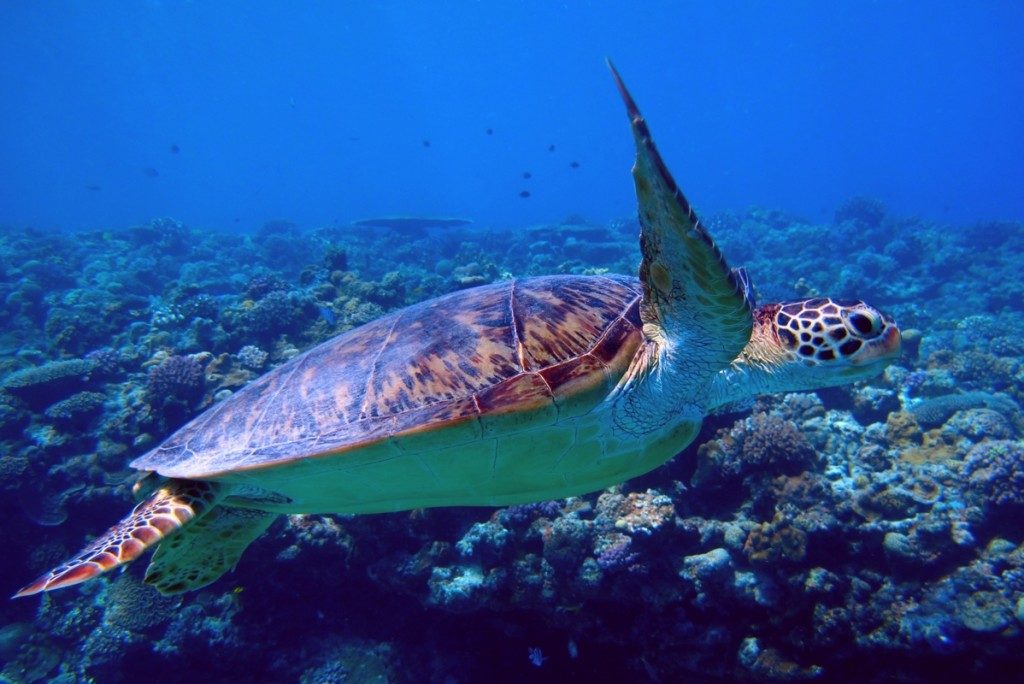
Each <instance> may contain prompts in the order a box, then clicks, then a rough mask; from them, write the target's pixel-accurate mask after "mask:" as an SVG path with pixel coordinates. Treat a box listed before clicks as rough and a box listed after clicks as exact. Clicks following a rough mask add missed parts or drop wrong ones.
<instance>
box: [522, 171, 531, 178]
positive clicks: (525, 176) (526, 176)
mask: <svg viewBox="0 0 1024 684" xmlns="http://www.w3.org/2000/svg"><path fill="white" fill-rule="evenodd" d="M523 178H526V179H530V178H533V174H532V173H530V172H529V171H523Z"/></svg>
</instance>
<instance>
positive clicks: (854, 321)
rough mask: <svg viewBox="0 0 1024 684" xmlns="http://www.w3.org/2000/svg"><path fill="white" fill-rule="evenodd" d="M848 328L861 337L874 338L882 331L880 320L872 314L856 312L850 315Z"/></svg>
mask: <svg viewBox="0 0 1024 684" xmlns="http://www.w3.org/2000/svg"><path fill="white" fill-rule="evenodd" d="M849 321H850V326H851V327H853V329H854V330H856V331H857V334H858V335H860V336H861V337H867V338H871V337H876V336H877V335H878V333H880V332H881V331H882V319H881V318H880V317H879V316H877V315H875V314H874V313H871V312H867V311H858V312H856V313H852V314H850V318H849Z"/></svg>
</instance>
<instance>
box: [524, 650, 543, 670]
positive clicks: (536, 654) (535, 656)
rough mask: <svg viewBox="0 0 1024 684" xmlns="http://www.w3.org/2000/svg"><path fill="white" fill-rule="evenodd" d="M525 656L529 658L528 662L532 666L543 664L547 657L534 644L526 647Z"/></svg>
mask: <svg viewBox="0 0 1024 684" xmlns="http://www.w3.org/2000/svg"><path fill="white" fill-rule="evenodd" d="M526 657H527V658H529V659H530V664H531V665H533V666H534V667H540V666H541V665H543V664H544V661H545V660H547V658H546V657H545V656H544V652H543V651H541V650H540V649H539V648H537V647H536V646H531V647H530V648H529V649H527V651H526Z"/></svg>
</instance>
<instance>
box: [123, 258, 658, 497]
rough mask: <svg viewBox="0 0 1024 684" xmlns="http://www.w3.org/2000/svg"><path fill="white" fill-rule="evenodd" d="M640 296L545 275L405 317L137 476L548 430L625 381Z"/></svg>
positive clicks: (163, 451)
mask: <svg viewBox="0 0 1024 684" xmlns="http://www.w3.org/2000/svg"><path fill="white" fill-rule="evenodd" d="M640 291H641V287H640V284H639V282H638V281H637V280H636V279H635V278H627V277H623V276H615V277H608V276H546V277H540V278H529V279H524V280H515V281H508V282H503V283H496V284H493V285H487V286H483V287H480V288H475V289H473V290H463V291H460V292H455V293H452V294H449V295H445V296H443V297H439V298H437V299H434V300H430V301H427V302H423V303H421V304H417V305H414V306H411V307H409V308H406V309H403V310H401V311H398V312H395V313H392V314H389V315H387V316H384V317H382V318H380V319H378V320H376V321H372V322H370V323H368V324H366V325H364V326H362V327H360V328H356V329H355V330H352V331H349V332H347V333H344V334H342V335H339V336H338V337H336V338H334V339H332V340H328V341H327V342H325V343H323V344H322V345H320V346H318V347H315V348H313V349H311V350H310V351H308V352H306V353H304V354H302V355H300V356H298V357H296V358H294V359H292V360H291V361H289V362H288V363H286V364H284V365H282V366H280V367H278V368H277V369H275V370H273V371H271V372H270V373H268V374H267V375H265V376H263V377H261V378H259V379H257V380H256V381H254V382H253V383H251V384H250V385H248V386H247V387H245V388H243V389H242V390H240V391H239V392H237V393H236V394H235V395H233V396H231V397H229V398H228V399H226V400H224V401H223V402H221V403H220V404H218V405H216V406H214V407H213V408H212V409H210V410H209V411H207V412H206V413H204V414H202V415H200V416H198V417H197V418H196V419H194V420H193V421H192V422H191V423H189V424H187V425H186V426H184V427H183V428H181V429H180V430H179V431H178V432H177V433H175V434H174V435H172V436H171V437H170V438H169V439H168V440H167V441H166V442H165V443H164V444H163V445H161V446H160V447H159V448H157V449H155V450H153V451H151V452H149V453H148V454H145V455H144V456H142V457H140V458H138V459H136V460H135V461H134V462H133V463H132V465H133V466H134V467H136V468H139V469H144V470H156V471H158V472H160V473H161V474H163V475H167V476H171V477H193V478H199V477H216V476H217V475H219V474H223V473H228V472H232V471H235V470H241V469H260V468H265V467H267V466H270V465H275V464H278V463H283V462H288V461H294V460H296V459H303V458H309V457H319V456H330V455H338V454H341V453H342V452H345V451H348V450H350V449H354V448H359V447H362V446H365V445H368V444H371V443H376V442H379V441H381V440H389V441H393V442H395V443H396V444H397V443H400V444H401V451H403V452H404V451H406V447H407V446H408V445H407V444H406V441H405V440H407V439H408V440H411V442H409V444H412V443H414V442H416V441H419V440H439V441H438V443H439V444H445V443H449V442H450V443H454V442H456V441H459V440H462V439H474V438H479V437H480V436H481V435H482V433H483V432H488V431H489V432H492V433H494V434H497V433H499V432H501V431H505V432H508V431H515V430H519V429H527V428H530V427H531V426H543V425H545V424H547V425H550V424H551V423H552V422H553V421H554V420H555V419H557V418H556V417H557V416H558V415H559V410H560V409H559V404H561V403H562V402H563V400H564V399H566V398H568V399H569V400H570V401H574V400H575V399H576V398H578V397H577V395H578V394H581V393H585V390H587V387H589V386H591V385H593V386H594V387H603V386H604V385H605V383H606V381H607V380H608V379H609V378H613V377H614V378H617V377H619V376H621V374H622V373H623V372H624V371H625V367H626V365H627V359H629V358H632V356H633V354H634V353H635V351H636V349H637V346H638V345H639V344H640V340H641V338H642V333H641V332H640V328H639V318H638V314H637V312H636V310H637V301H638V299H639V297H640ZM580 383H582V384H580ZM588 401H589V400H588ZM585 403H586V402H585ZM580 406H582V404H581V405H580ZM580 406H575V405H574V410H583V409H581V408H580ZM500 414H501V415H504V414H508V415H510V416H511V415H512V414H515V416H516V419H515V420H514V421H511V422H510V421H509V420H504V419H502V420H499V419H498V418H499V415H500ZM435 433H436V434H435Z"/></svg>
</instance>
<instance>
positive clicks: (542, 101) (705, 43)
mask: <svg viewBox="0 0 1024 684" xmlns="http://www.w3.org/2000/svg"><path fill="white" fill-rule="evenodd" d="M1022 29H1024V6H1022V5H1019V4H1016V3H1000V2H992V3H932V2H929V3H924V2H906V3H899V4H887V3H871V4H868V3H854V2H849V3H843V2H840V3H829V4H827V5H826V4H824V3H797V2H792V3H741V2H736V3H706V4H697V3H675V2H664V3H655V2H651V3H582V2H581V3H567V4H561V5H556V4H554V3H542V2H514V3H513V2H507V3H469V2H443V3H442V2H424V3H401V2H383V3H329V2H309V3H301V4H298V3H272V2H250V3H240V2H219V3H192V2H109V3H84V2H69V3H48V2H38V3H37V2H7V3H4V4H2V5H0V65H2V68H0V101H2V102H3V103H4V104H3V106H2V107H0V133H2V135H0V322H2V328H0V442H2V443H0V493H2V496H0V516H2V519H3V521H4V523H5V524H4V525H3V526H2V528H0V545H2V547H3V548H4V550H5V552H6V553H5V563H3V565H2V566H0V588H6V589H5V590H6V591H7V592H8V594H12V593H13V592H14V591H16V590H17V589H18V588H19V587H21V586H23V585H24V584H26V583H27V582H29V581H31V580H32V579H33V578H35V577H36V576H37V575H38V574H39V573H40V572H42V571H44V570H46V569H48V568H50V567H52V566H53V565H55V564H56V563H58V562H60V561H61V560H63V559H64V558H66V557H67V556H68V555H70V554H71V553H73V552H74V551H76V550H77V549H79V548H80V547H81V545H82V544H83V542H85V541H86V540H87V539H90V538H91V536H92V535H96V534H98V533H100V532H102V531H103V530H105V529H107V528H108V527H109V526H110V525H112V524H113V523H115V522H116V521H117V520H118V519H119V518H120V517H122V516H123V515H124V514H126V513H127V512H128V510H129V509H130V507H131V506H132V505H133V501H134V499H133V497H132V494H131V485H132V483H133V481H134V477H133V472H132V471H131V470H130V469H128V468H127V465H126V464H127V463H128V462H129V461H130V460H131V459H132V458H134V457H136V456H139V455H141V454H143V453H145V452H146V451H148V450H149V449H151V448H153V447H154V446H156V445H157V444H159V443H160V442H161V441H162V440H163V439H165V438H166V437H167V436H169V435H170V434H171V433H172V432H173V431H174V430H175V429H176V428H177V427H179V426H181V425H182V424H184V423H185V422H186V421H187V420H189V419H190V418H191V417H193V416H195V415H198V414H199V413H200V412H202V411H203V410H204V409H205V408H207V407H208V406H210V405H212V404H213V403H215V402H217V401H220V400H222V399H224V398H225V397H227V396H230V395H231V393H233V392H235V391H237V390H238V389H240V388H241V387H243V386H245V385H246V384H247V383H248V382H250V381H251V380H253V379H254V378H256V377H258V376H259V375H260V374H262V373H263V372H265V371H268V370H270V369H272V368H274V367H275V366H277V365H279V364H281V363H283V362H284V361H286V360H287V359H289V358H291V357H292V356H294V355H295V354H297V353H299V352H300V351H302V350H304V349H307V348H309V347H310V346H312V345H314V344H316V343H318V342H321V341H324V340H327V339H329V338H330V337H332V336H334V335H336V334H339V333H341V332H344V331H346V330H349V329H351V328H353V327H355V326H358V325H360V324H362V323H365V322H367V321H370V320H373V319H375V318H377V317H379V316H381V315H383V314H384V313H386V312H389V311H392V310H395V309H398V308H401V307H403V306H407V305H409V304H412V303H415V302H418V301H421V300H423V299H426V298H429V297H433V296H437V295H440V294H443V293H446V292H451V291H453V290H456V289H461V288H467V287H472V286H474V285H479V284H484V283H490V282H495V281H498V280H502V279H507V278H512V277H523V276H530V275H541V274H549V273H574V274H593V273H606V272H615V273H626V274H634V273H636V268H637V264H638V262H639V250H638V248H637V235H638V232H639V225H638V223H637V221H636V218H635V216H636V208H635V204H636V201H635V196H634V193H633V184H632V180H631V178H630V174H629V169H630V166H631V164H632V160H633V149H632V140H631V136H630V132H629V130H628V122H627V119H626V117H625V115H624V114H623V111H622V105H621V102H620V101H619V98H618V96H617V94H616V93H615V89H614V87H613V84H612V81H611V78H610V76H609V75H608V72H607V69H606V68H605V66H604V63H603V61H604V58H605V57H611V58H612V59H614V60H615V62H616V65H617V66H618V68H619V69H620V71H621V72H622V74H623V77H624V79H625V81H626V83H627V84H628V85H629V87H630V89H631V91H632V93H633V95H634V97H635V98H636V99H637V102H638V104H639V106H640V108H641V110H642V111H643V112H644V114H645V115H646V117H647V121H648V123H649V124H650V127H651V130H652V133H653V134H654V136H655V139H656V141H657V142H658V145H659V148H660V150H661V152H662V154H663V156H664V157H665V159H666V162H667V163H668V165H669V167H670V168H671V169H672V171H673V173H674V175H675V177H676V180H677V181H679V183H680V185H681V186H682V188H683V190H684V192H685V193H686V194H687V196H688V198H689V199H690V200H691V201H692V202H693V203H694V205H695V207H696V209H697V211H698V212H699V213H700V215H701V216H702V217H703V219H704V222H705V224H706V226H707V228H708V230H709V232H710V233H711V234H712V235H713V236H714V237H715V238H716V240H717V241H718V243H719V246H720V247H721V248H722V251H723V253H724V254H725V256H726V258H727V259H728V261H729V263H730V265H731V266H745V267H746V268H747V270H748V272H749V274H750V276H751V277H752V279H753V282H754V287H755V290H756V292H757V295H758V299H759V300H760V301H773V300H781V299H791V298H795V297H809V296H815V295H818V294H822V295H833V296H840V297H856V298H863V299H865V300H868V301H869V302H871V303H872V304H874V305H877V306H878V307H880V308H881V309H882V310H884V311H886V312H887V313H889V314H890V315H893V316H894V317H895V318H896V320H897V321H898V322H899V324H900V327H901V329H902V330H903V331H904V355H903V357H902V359H901V360H900V361H899V362H897V363H896V364H894V365H893V366H891V367H890V368H889V369H888V370H887V371H886V372H885V374H884V375H882V376H880V377H878V378H875V379H873V380H871V381H868V382H864V383H858V384H855V385H852V386H849V387H841V388H835V389H828V390H820V391H817V392H807V393H797V394H789V395H782V396H774V397H768V398H763V399H759V400H757V401H756V402H754V403H753V405H752V406H747V407H743V408H741V409H740V410H738V411H737V412H733V413H727V412H722V413H719V414H716V415H712V416H709V417H708V419H707V420H706V421H705V423H704V426H703V429H702V431H701V434H700V436H699V437H698V438H697V439H696V440H695V441H694V443H693V444H691V445H690V446H689V447H688V448H686V449H685V450H684V451H682V452H681V453H680V454H679V455H677V456H676V458H675V459H673V460H672V461H670V462H669V463H668V464H666V465H665V466H663V467H661V468H659V469H657V470H655V471H653V472H651V473H649V474H647V475H645V476H643V477H641V478H637V479H635V480H631V481H629V482H625V483H623V484H622V485H621V486H618V487H614V488H611V489H609V490H605V491H603V492H596V493H594V494H591V495H587V496H582V497H575V498H571V499H567V500H559V501H553V502H543V503H538V504H531V505H523V506H513V507H509V508H503V509H488V508H437V509H427V510H417V511H412V512H404V513H395V514H387V515H362V516H300V515H294V516H286V517H282V518H281V519H280V520H279V521H278V522H277V523H275V524H274V525H273V526H272V527H271V528H270V530H269V532H268V533H267V534H266V535H264V536H263V537H262V538H261V539H259V540H258V541H257V542H255V543H254V544H253V545H252V546H251V547H250V548H249V550H248V551H247V552H246V554H245V556H244V557H243V559H242V561H241V562H240V563H239V565H238V567H237V569H236V570H235V571H234V572H233V573H229V574H228V575H226V576H225V577H224V578H222V579H221V580H219V581H218V582H216V583H214V584H212V585H210V586H208V587H206V588H204V589H202V590H200V591H197V592H194V593H190V594H186V595H184V596H178V597H163V596H161V595H160V594H158V593H157V592H156V591H154V590H152V589H150V588H149V587H147V586H145V585H144V584H142V582H141V577H142V574H143V571H144V565H145V561H143V562H141V563H136V564H132V565H130V566H129V567H128V568H127V570H126V571H125V572H123V573H122V572H114V573H110V575H108V576H106V577H104V578H101V579H98V580H96V581H93V582H90V583H87V584H83V585H80V586H77V587H74V588H71V589H66V590H61V591H57V592H54V593H52V594H46V595H43V596H34V597H30V598H27V599H19V600H17V601H5V602H0V661H2V663H3V665H2V674H0V681H9V682H48V681H59V682H90V681H92V682H135V681H151V682H152V681H156V682H186V681H189V682H191V681H195V679H196V678H197V677H201V678H203V679H204V680H207V681H216V682H253V681H258V682H302V683H313V682H317V683H329V682H343V681H344V682H385V681H389V682H420V681H428V682H439V683H448V682H453V683H454V682H474V681H520V680H525V679H530V680H536V681H575V680H577V679H584V678H585V679H588V680H591V681H613V680H618V679H625V678H629V679H630V680H633V681H652V682H674V681H683V680H685V681H729V680H737V679H738V680H746V681H792V680H807V679H810V680H820V681H846V680H852V679H854V678H856V679H858V680H861V681H864V680H867V681H888V680H891V679H893V678H899V679H901V680H903V681H911V682H915V681H932V682H933V681H967V680H970V679H972V678H978V677H982V676H985V677H997V678H1001V680H1011V679H1019V678H1020V676H1021V675H1020V674H1019V673H1020V672H1021V668H1022V665H1024V655H1022V654H1024V525H1022V523H1021V520H1022V514H1024V442H1022V441H1021V439H1022V436H1024V414H1022V412H1021V402H1022V400H1024V340H1022V337H1021V331H1022V330H1024V303H1022V297H1024V276H1022V275H1021V272H1022V270H1024V269H1022V266H1024V228H1022V223H1021V222H1022V221H1024V193H1022V192H1021V187H1024V163H1022V161H1021V160H1022V159H1024V127H1021V126H1020V114H1019V112H1020V111H1021V110H1022V105H1024V69H1022V65H1024V47H1022V43H1021V41H1020V40H1019V36H1020V35H1022ZM394 216H405V217H418V218H424V219H431V218H436V217H446V218H458V219H462V220H461V221H448V222H447V223H445V222H438V221H431V220H424V221H418V222H405V223H398V222H393V221H387V220H372V219H375V218H378V219H379V218H381V217H394ZM367 219H371V220H369V221H367Z"/></svg>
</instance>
